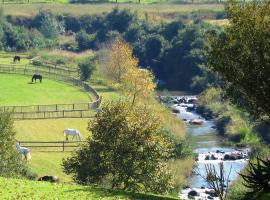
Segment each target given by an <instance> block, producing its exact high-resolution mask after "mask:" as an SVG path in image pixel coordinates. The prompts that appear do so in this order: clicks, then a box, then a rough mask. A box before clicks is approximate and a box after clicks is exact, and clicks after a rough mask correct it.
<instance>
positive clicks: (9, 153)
mask: <svg viewBox="0 0 270 200" xmlns="http://www.w3.org/2000/svg"><path fill="white" fill-rule="evenodd" d="M0 143H1V146H0V176H3V177H27V178H35V175H34V174H32V173H31V172H29V170H28V168H27V167H26V163H25V162H24V161H23V160H22V156H21V154H20V153H19V152H18V151H17V149H16V147H15V144H16V140H15V131H14V127H13V121H12V119H11V115H10V113H8V112H3V111H1V110H0Z"/></svg>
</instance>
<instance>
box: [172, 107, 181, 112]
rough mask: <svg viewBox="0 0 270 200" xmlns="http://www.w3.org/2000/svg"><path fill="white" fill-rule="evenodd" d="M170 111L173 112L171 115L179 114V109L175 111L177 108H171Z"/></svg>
mask: <svg viewBox="0 0 270 200" xmlns="http://www.w3.org/2000/svg"><path fill="white" fill-rule="evenodd" d="M172 111H173V113H180V110H179V109H177V108H175V107H174V108H172Z"/></svg>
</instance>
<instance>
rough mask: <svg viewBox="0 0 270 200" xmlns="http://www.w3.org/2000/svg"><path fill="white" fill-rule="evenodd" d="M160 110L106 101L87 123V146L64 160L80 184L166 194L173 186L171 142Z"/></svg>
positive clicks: (66, 170)
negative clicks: (170, 163)
mask: <svg viewBox="0 0 270 200" xmlns="http://www.w3.org/2000/svg"><path fill="white" fill-rule="evenodd" d="M156 116H157V115H156V113H153V112H151V111H149V110H147V109H146V108H145V107H143V108H142V107H136V106H133V107H131V106H130V104H129V103H125V102H117V103H109V104H105V105H103V106H102V108H101V109H100V110H99V111H98V113H97V115H96V118H95V119H94V120H93V121H91V122H90V123H89V130H90V131H91V132H92V137H91V138H90V137H89V138H88V139H87V142H88V143H87V145H85V146H83V147H82V148H81V149H80V150H78V151H76V152H75V153H73V155H72V157H70V158H67V159H65V160H64V162H63V166H64V171H65V172H66V173H67V174H72V175H73V179H74V180H75V181H76V182H79V183H85V184H87V183H96V184H99V185H100V184H101V185H102V184H103V185H104V184H105V185H109V186H110V187H112V188H119V189H124V190H131V191H141V192H155V193H165V192H168V191H170V190H171V189H172V181H171V178H172V177H171V174H170V172H169V171H168V165H167V162H166V161H167V160H168V159H169V158H170V157H171V153H172V151H171V149H172V145H171V144H170V142H169V141H168V140H167V137H165V136H164V134H163V133H162V129H161V127H160V121H159V119H158V118H157V117H156Z"/></svg>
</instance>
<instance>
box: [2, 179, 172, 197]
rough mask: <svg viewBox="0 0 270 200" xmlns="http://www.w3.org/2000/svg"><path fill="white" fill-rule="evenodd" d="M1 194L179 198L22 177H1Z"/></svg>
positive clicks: (13, 195)
mask: <svg viewBox="0 0 270 200" xmlns="http://www.w3.org/2000/svg"><path fill="white" fill-rule="evenodd" d="M0 196H1V199H20V200H26V199H27V200H28V199H42V200H51V199H58V200H70V199H80V200H87V199H91V200H100V199H103V200H113V199H118V200H128V199H133V200H136V199H141V200H173V199H177V198H173V197H166V196H159V195H152V194H140V193H131V192H123V191H117V190H109V189H102V188H94V187H88V186H79V185H74V184H73V185H71V184H52V183H48V182H42V181H29V180H21V179H9V178H2V177H0Z"/></svg>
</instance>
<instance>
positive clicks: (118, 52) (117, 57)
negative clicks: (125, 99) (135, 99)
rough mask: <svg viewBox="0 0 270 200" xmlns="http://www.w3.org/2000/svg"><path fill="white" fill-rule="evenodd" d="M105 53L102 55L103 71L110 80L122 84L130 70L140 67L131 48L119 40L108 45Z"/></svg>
mask: <svg viewBox="0 0 270 200" xmlns="http://www.w3.org/2000/svg"><path fill="white" fill-rule="evenodd" d="M105 51H106V53H104V54H100V61H101V64H102V66H103V70H104V72H105V74H106V75H107V76H108V77H109V78H111V79H112V80H113V81H115V82H116V83H119V84H121V83H122V81H123V78H124V76H125V74H126V73H127V71H128V69H130V68H134V67H137V66H138V60H137V58H135V57H134V56H133V53H132V49H131V47H130V46H129V45H128V44H127V43H126V42H124V41H123V40H121V39H119V38H117V39H116V40H114V41H113V42H112V43H110V44H108V45H107V46H106V50H105Z"/></svg>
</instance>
